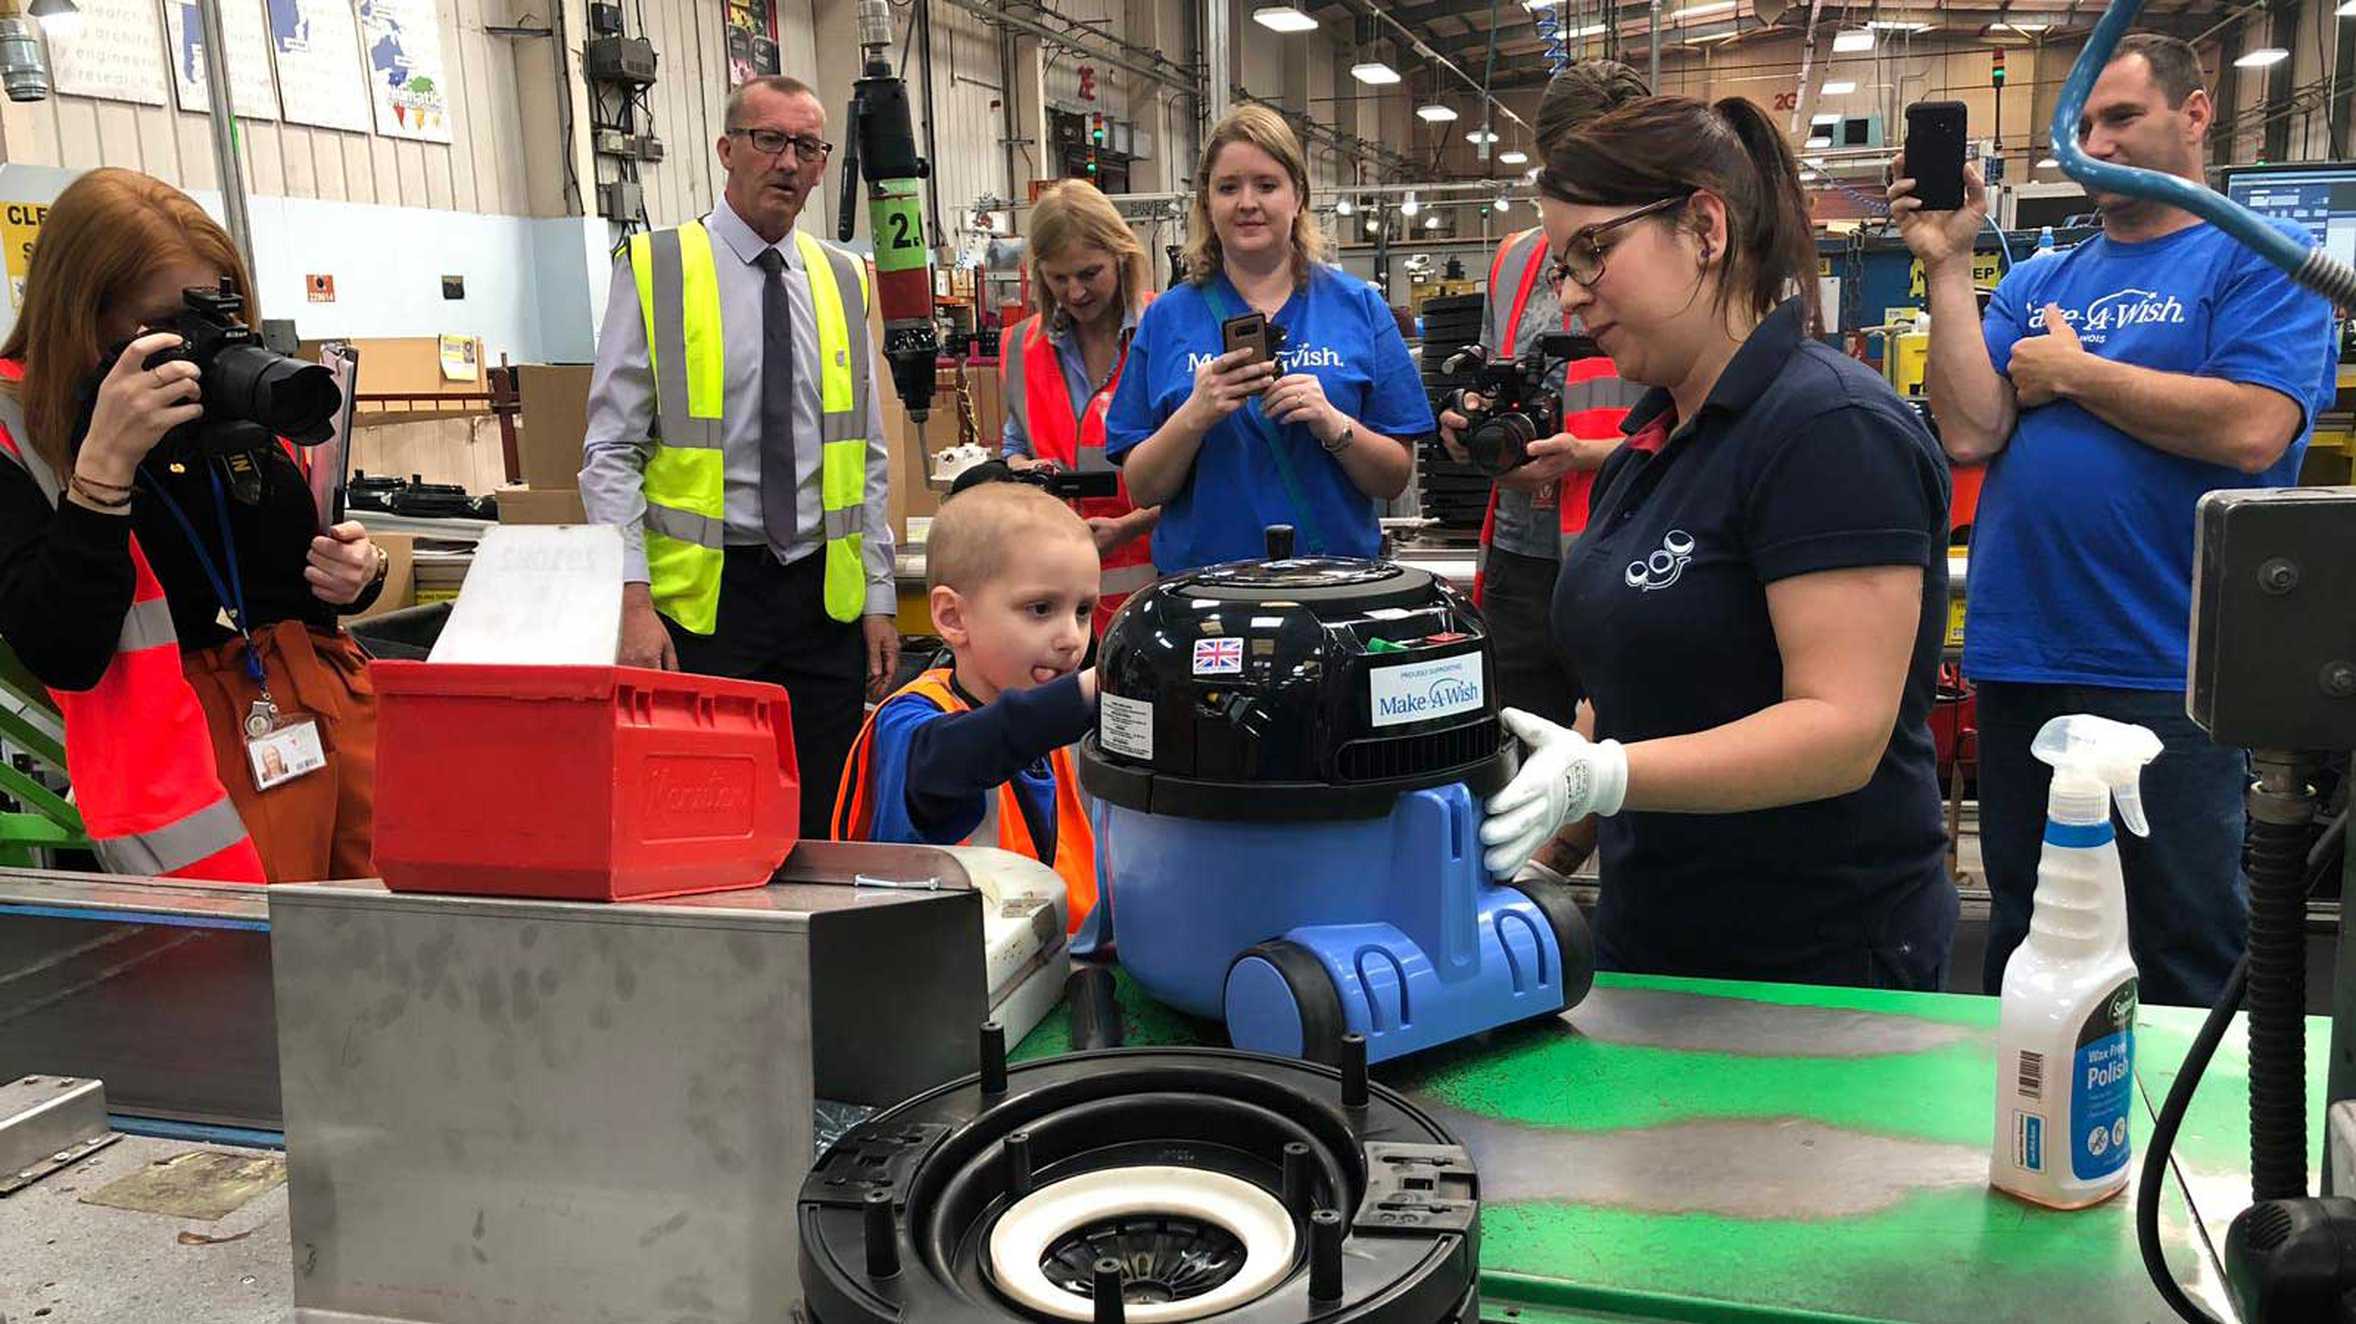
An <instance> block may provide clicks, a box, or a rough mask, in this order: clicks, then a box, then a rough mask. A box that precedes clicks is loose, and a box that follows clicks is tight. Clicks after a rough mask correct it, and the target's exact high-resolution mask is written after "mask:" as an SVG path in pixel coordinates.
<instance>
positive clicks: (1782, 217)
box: [1710, 97, 1819, 324]
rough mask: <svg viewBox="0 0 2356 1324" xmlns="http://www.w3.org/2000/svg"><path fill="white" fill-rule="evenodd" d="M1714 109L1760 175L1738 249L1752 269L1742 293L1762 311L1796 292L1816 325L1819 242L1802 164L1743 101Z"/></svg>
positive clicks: (1767, 121)
mask: <svg viewBox="0 0 2356 1324" xmlns="http://www.w3.org/2000/svg"><path fill="white" fill-rule="evenodd" d="M1710 109H1711V110H1713V111H1716V112H1717V114H1718V116H1719V118H1721V119H1723V120H1725V121H1726V126H1727V127H1728V128H1730V129H1733V130H1734V136H1735V138H1736V139H1737V140H1738V141H1740V142H1741V143H1742V149H1743V152H1744V154H1745V155H1747V156H1749V157H1750V158H1751V166H1752V168H1753V169H1755V170H1756V171H1757V172H1758V192H1757V194H1756V195H1755V205H1753V206H1751V207H1749V208H1747V209H1746V210H1747V211H1748V212H1749V213H1750V214H1749V215H1748V216H1746V217H1744V218H1743V221H1744V231H1745V233H1744V234H1743V236H1742V239H1741V241H1740V243H1739V246H1738V250H1737V251H1739V252H1741V253H1742V254H1743V255H1744V257H1745V258H1746V259H1747V261H1748V264H1749V268H1750V269H1749V270H1748V271H1747V272H1745V273H1743V280H1742V284H1743V286H1744V288H1743V289H1742V290H1741V291H1740V292H1741V293H1744V294H1747V295H1748V296H1749V297H1750V300H1751V304H1752V306H1753V307H1755V308H1757V309H1759V310H1760V311H1761V312H1766V311H1768V310H1771V309H1773V308H1774V307H1775V306H1776V305H1777V304H1779V303H1782V302H1783V301H1784V299H1785V298H1786V297H1787V292H1789V293H1796V294H1797V295H1798V296H1799V298H1800V300H1801V301H1802V302H1801V306H1802V307H1803V308H1805V309H1806V310H1807V313H1808V321H1809V323H1810V324H1814V323H1815V321H1816V319H1817V315H1818V312H1819V309H1818V308H1817V298H1816V279H1815V277H1816V240H1815V237H1814V235H1813V234H1812V233H1811V232H1810V230H1809V228H1808V195H1807V194H1806V193H1805V192H1803V191H1802V190H1801V188H1800V163H1799V161H1798V160H1797V159H1796V158H1794V157H1793V156H1792V149H1791V144H1790V143H1788V142H1785V141H1784V137H1783V132H1782V130H1780V129H1777V128H1776V127H1775V124H1774V121H1772V120H1770V119H1768V118H1767V112H1765V111H1763V110H1761V109H1759V107H1758V106H1757V105H1756V104H1754V103H1752V102H1750V101H1748V100H1745V99H1744V98H1742V97H1727V98H1725V99H1723V100H1721V101H1719V102H1717V103H1716V104H1714V105H1712V106H1711V107H1710ZM1729 219H1732V218H1729ZM1728 256H1729V257H1730V258H1731V257H1732V256H1733V255H1732V254H1731V253H1730V254H1728Z"/></svg>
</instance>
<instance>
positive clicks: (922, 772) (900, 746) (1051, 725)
mask: <svg viewBox="0 0 2356 1324" xmlns="http://www.w3.org/2000/svg"><path fill="white" fill-rule="evenodd" d="M950 686H951V687H952V688H953V689H956V690H957V693H958V694H959V695H960V696H961V697H965V698H966V699H967V701H968V702H971V701H972V700H971V697H970V696H967V695H966V694H965V691H964V690H963V689H962V688H961V687H958V686H957V682H956V680H955V679H954V678H952V679H951V680H950ZM1095 722H1096V705H1095V704H1094V703H1092V702H1090V701H1089V699H1088V698H1087V696H1086V695H1084V694H1082V693H1081V692H1080V678H1079V676H1077V675H1076V674H1075V675H1070V676H1065V677H1062V678H1061V679H1058V680H1054V681H1050V682H1048V683H1047V684H1045V685H1041V686H1039V687H1038V688H1037V689H1030V690H1007V691H1005V692H1003V693H1001V694H1000V695H999V696H998V697H997V698H995V699H993V700H991V701H990V702H989V703H986V704H976V705H975V706H974V707H973V709H972V710H971V711H969V712H962V713H950V712H944V711H942V710H941V709H940V708H938V707H936V706H935V705H934V704H933V702H932V700H930V699H927V698H925V697H924V696H922V695H918V694H902V695H897V696H895V697H893V698H891V699H888V700H886V701H885V702H884V705H883V706H882V707H881V708H878V709H877V710H876V713H875V733H874V736H873V737H872V739H873V743H872V745H871V746H870V748H869V753H868V776H869V777H870V778H871V779H872V784H871V786H870V788H869V789H870V796H871V803H872V804H873V805H874V814H873V821H872V823H871V824H870V826H869V830H868V835H869V839H870V840H872V841H902V842H913V843H918V844H923V845H933V846H948V845H955V844H957V843H958V842H961V841H964V840H965V839H966V838H967V837H969V836H971V835H972V834H973V832H974V829H976V828H977V827H980V826H981V823H982V818H983V815H984V814H985V813H986V812H987V809H988V800H987V799H986V798H985V797H987V796H991V795H995V794H997V792H998V788H999V787H1001V786H1005V785H1007V784H1009V783H1011V784H1013V786H1014V788H1015V791H1016V800H1017V802H1018V803H1020V804H1021V806H1022V811H1023V821H1024V822H1025V823H1026V824H1027V825H1028V826H1029V828H1030V830H1031V840H1032V842H1033V843H1034V844H1036V845H1037V846H1038V848H1039V858H1040V859H1041V860H1043V861H1048V862H1052V861H1053V860H1054V859H1055V841H1056V811H1055V789H1056V788H1055V775H1054V773H1053V771H1052V770H1051V769H1050V767H1049V764H1048V762H1047V756H1048V755H1049V754H1051V753H1053V752H1054V751H1056V750H1058V749H1060V748H1062V747H1063V746H1065V745H1069V744H1071V743H1072V742H1074V741H1076V740H1078V739H1080V737H1082V736H1084V735H1086V734H1088V731H1089V728H1090V727H1092V726H1093V725H1094V724H1095ZM983 844H985V845H991V844H995V843H983Z"/></svg>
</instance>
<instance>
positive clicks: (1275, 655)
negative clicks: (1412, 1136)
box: [1080, 557, 1594, 1062]
mask: <svg viewBox="0 0 2356 1324" xmlns="http://www.w3.org/2000/svg"><path fill="white" fill-rule="evenodd" d="M1097 677H1098V685H1099V691H1100V694H1101V696H1102V698H1101V712H1100V716H1099V720H1098V728H1097V731H1096V733H1095V734H1093V735H1091V736H1089V737H1088V739H1087V740H1086V741H1085V742H1083V745H1082V748H1081V757H1080V766H1081V781H1082V783H1083V784H1084V785H1085V786H1086V788H1087V789H1088V791H1089V792H1090V794H1091V795H1092V796H1093V797H1095V801H1096V803H1095V808H1094V814H1095V827H1096V837H1097V850H1098V855H1097V874H1098V878H1099V879H1100V881H1101V883H1102V887H1101V893H1102V899H1101V901H1100V903H1099V908H1098V915H1099V920H1098V922H1097V929H1096V935H1095V936H1096V938H1097V940H1098V942H1099V944H1101V943H1103V942H1106V941H1109V942H1110V943H1111V944H1112V945H1113V946H1114V948H1115V949H1116V951H1117V953H1118V955H1119V959H1120V962H1121V964H1122V965H1123V966H1124V967H1126V968H1127V969H1128V971H1129V973H1130V975H1131V976H1132V977H1133V978H1134V979H1135V980H1136V981H1137V983H1138V984H1139V985H1140V986H1141V987H1142V988H1144V989H1145V991H1146V992H1148V993H1150V994H1152V995H1153V996H1154V997H1156V998H1158V999H1160V1000H1161V1001H1163V1002H1166V1003H1168V1004H1170V1005H1172V1006H1174V1007H1177V1008H1179V1009H1181V1010H1184V1011H1187V1012H1190V1013H1192V1014H1194V1015H1197V1016H1204V1017H1210V1018H1214V1019H1217V1020H1221V1021H1224V1022H1225V1023H1226V1026H1227V1032H1228V1037H1229V1038H1230V1039H1231V1040H1232V1041H1233V1042H1234V1044H1235V1046H1236V1047H1238V1048H1245V1049H1251V1050H1255V1051H1259V1052H1268V1053H1281V1054H1286V1055H1290V1056H1297V1057H1305V1058H1310V1059H1313V1060H1318V1061H1325V1062H1338V1061H1339V1060H1340V1054H1341V1037H1342V1036H1343V1035H1344V1034H1346V1033H1352V1032H1354V1033H1357V1034H1361V1035H1364V1036H1365V1037H1366V1043H1367V1057H1368V1058H1369V1059H1370V1060H1374V1061H1381V1060H1383V1059H1386V1058H1392V1057H1397V1056H1400V1055H1401V1054H1404V1053H1410V1052H1414V1051H1416V1050H1418V1049H1423V1048H1430V1047H1433V1046H1435V1045H1438V1044H1443V1043H1447V1042H1450V1041H1451V1040H1455V1039H1460V1038H1463V1037H1464V1036H1466V1035H1470V1034H1477V1033H1479V1032H1480V1031H1483V1030H1487V1029H1493V1028H1495V1027H1497V1026H1500V1025H1505V1024H1509V1023H1512V1022H1515V1021H1522V1020H1529V1019H1532V1018H1535V1017H1540V1016H1550V1015H1554V1014H1556V1013H1559V1012H1561V1011H1563V1010H1565V1009H1566V1008H1568V1007H1571V1006H1574V1005H1576V1004H1577V1003H1578V1001H1579V999H1580V998H1582V997H1584V996H1585V994H1586V991H1587V988H1588V985H1589V982H1590V980H1591V979H1592V975H1593V969H1594V954H1593V948H1592V944H1591V941H1590V939H1589V937H1588V933H1587V928H1586V924H1585V922H1584V920H1583V919H1582V918H1581V916H1580V914H1579V911H1578V908H1577V907H1576V906H1575V905H1574V904H1573V903H1572V901H1571V898H1570V897H1569V895H1568V893H1567V892H1566V891H1564V890H1563V889H1561V888H1559V887H1555V886H1552V885H1548V884H1536V883H1534V884H1528V885H1526V886H1525V885H1511V884H1501V883H1498V882H1495V881H1493V880H1491V879H1490V878H1489V876H1488V874H1487V872H1486V870H1484V869H1483V868H1482V865H1481V847H1480V841H1479V838H1478V835H1477V834H1478V830H1479V827H1480V822H1481V808H1480V806H1481V803H1482V801H1483V800H1484V799H1485V798H1486V797H1487V796H1488V795H1489V794H1490V793H1491V792H1493V791H1495V790H1496V789H1498V788H1499V787H1501V786H1503V785H1504V784H1505V782H1506V780H1507V779H1508V778H1509V777H1510V776H1511V774H1512V771H1513V767H1514V763H1515V750H1514V749H1513V747H1512V745H1511V742H1510V740H1509V739H1508V738H1507V737H1505V736H1504V734H1503V731H1502V728H1501V727H1500V725H1499V723H1498V720H1497V707H1498V704H1497V699H1496V682H1495V669H1494V666H1493V663H1492V661H1491V658H1490V653H1489V644H1488V638H1487V632H1486V629H1485V628H1484V626H1483V625H1482V623H1481V618H1480V615H1479V613H1478V612H1477V611H1476V610H1475V609H1474V608H1473V607H1472V606H1471V604H1470V603H1468V602H1466V601H1465V600H1464V598H1463V597H1462V596H1461V595H1460V594H1458V593H1457V592H1456V591H1455V590H1454V589H1452V588H1450V587H1449V586H1448V585H1447V584H1446V582H1445V581H1442V580H1440V579H1438V578H1437V577H1435V576H1433V575H1430V574H1428V573H1426V572H1424V571H1421V570H1417V569H1413V568H1411V567H1407V566H1401V565H1397V564H1393V563H1390V562H1384V561H1359V560H1344V559H1338V558H1300V559H1294V558H1289V557H1285V558H1282V559H1274V560H1269V561H1252V562H1238V563H1234V564H1230V565H1222V566H1212V567H1209V568H1206V569H1203V570H1198V571H1193V572H1190V573H1188V574H1184V575H1179V576H1176V577H1174V578H1171V579H1167V580H1164V581H1162V582H1161V583H1159V584H1157V585H1155V586H1154V587H1152V588H1150V589H1147V590H1145V591H1144V592H1141V593H1139V594H1137V595H1135V596H1133V597H1132V598H1131V599H1130V600H1129V602H1128V603H1127V604H1126V605H1125V606H1124V607H1123V608H1122V611H1121V614H1120V615H1119V616H1118V617H1117V618H1115V620H1114V621H1113V623H1112V626H1111V628H1110V629H1109V630H1108V631H1107V632H1106V635H1105V639H1104V642H1103V646H1102V648H1101V649H1100V651H1099V654H1098V662H1097Z"/></svg>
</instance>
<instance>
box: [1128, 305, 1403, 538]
mask: <svg viewBox="0 0 2356 1324" xmlns="http://www.w3.org/2000/svg"><path fill="white" fill-rule="evenodd" d="M1212 282H1213V286H1214V287H1215V289H1216V298H1217V301H1218V302H1219V303H1223V304H1224V306H1225V308H1226V310H1227V315H1228V316H1230V317H1232V316H1238V315H1241V314H1243V313H1246V312H1249V311H1251V305H1250V304H1248V303H1245V302H1244V300H1243V297H1242V296H1241V295H1239V294H1237V293H1236V292H1235V287H1234V286H1233V285H1231V284H1229V283H1228V280H1227V277H1226V276H1225V275H1224V274H1222V275H1218V276H1214V277H1213V278H1212ZM1224 320H1225V319H1224V318H1222V317H1221V316H1219V314H1218V312H1217V311H1216V309H1215V307H1214V299H1213V296H1212V294H1211V293H1210V292H1208V291H1206V289H1205V288H1204V287H1203V286H1200V285H1196V284H1194V283H1192V282H1183V283H1181V284H1179V285H1178V286H1177V288H1175V289H1172V290H1171V291H1169V292H1168V293H1167V294H1164V295H1162V296H1161V297H1160V298H1158V299H1156V300H1154V301H1153V305H1152V306H1151V307H1149V308H1147V309H1146V310H1145V317H1144V319H1143V320H1142V321H1140V322H1139V323H1138V324H1137V336H1136V338H1135V339H1134V340H1132V341H1131V342H1130V344H1129V363H1128V366H1127V367H1126V368H1124V369H1122V371H1121V385H1120V388H1119V389H1118V390H1116V391H1115V392H1114V393H1113V402H1112V410H1111V413H1110V414H1109V415H1108V416H1107V418H1106V420H1105V448H1104V449H1105V454H1106V455H1107V456H1108V457H1110V458H1111V459H1112V460H1113V461H1114V462H1115V463H1118V462H1120V461H1121V459H1122V458H1123V457H1124V456H1126V455H1127V453H1128V451H1129V449H1130V448H1131V447H1133V446H1135V445H1137V443H1139V442H1141V441H1144V440H1145V439H1146V438H1147V437H1150V436H1152V435H1153V434H1154V433H1155V432H1156V431H1158V430H1160V428H1161V426H1162V424H1164V423H1167V422H1168V421H1169V420H1170V416H1171V415H1172V414H1175V413H1177V412H1178V408H1179V406H1181V405H1183V404H1185V403H1186V397H1187V396H1188V395H1190V394H1192V393H1193V391H1194V373H1195V369H1196V368H1197V367H1199V366H1201V365H1202V363H1203V362H1204V361H1205V360H1208V359H1212V358H1216V357H1218V355H1219V353H1220V352H1221V350H1222V348H1223V340H1222V337H1221V335H1220V330H1219V328H1220V325H1221V323H1222V322H1223V321H1224ZM1274 320H1275V322H1276V324H1277V325H1278V326H1280V327H1282V328H1284V344H1283V347H1282V348H1280V349H1279V350H1278V351H1277V355H1276V357H1277V362H1278V365H1279V367H1280V369H1281V370H1282V371H1283V372H1285V373H1295V372H1306V373H1314V374H1315V375H1316V376H1317V378H1318V379H1319V381H1320V382H1322V383H1323V384H1324V387H1325V398H1326V399H1327V400H1329V401H1331V402H1332V403H1333V406H1334V408H1336V409H1339V410H1340V411H1341V412H1342V413H1343V415H1345V416H1346V417H1348V418H1350V419H1352V420H1353V421H1355V422H1356V423H1357V424H1358V427H1359V429H1360V431H1361V433H1362V434H1363V433H1364V432H1367V431H1372V432H1379V433H1381V434H1382V435H1384V436H1386V437H1391V438H1394V439H1396V440H1399V441H1402V442H1406V443H1408V444H1410V445H1412V444H1414V442H1415V441H1416V439H1417V438H1420V437H1423V436H1426V435H1428V434H1430V433H1431V432H1432V430H1433V429H1434V428H1436V427H1437V426H1438V424H1437V423H1435V422H1434V421H1433V419H1432V407H1431V400H1430V398H1429V397H1428V396H1426V395H1425V394H1424V388H1423V377H1422V375H1421V374H1420V373H1418V372H1417V371H1416V367H1415V360H1414V359H1413V358H1412V357H1410V356H1409V355H1408V353H1407V342H1406V341H1404V340H1402V339H1401V338H1400V336H1399V324H1398V322H1397V321H1396V320H1395V319H1394V318H1393V317H1392V316H1391V310H1390V308H1389V307H1388V306H1387V305H1385V304H1384V303H1383V297H1382V294H1381V293H1380V292H1379V291H1377V290H1376V289H1375V288H1374V287H1373V286H1372V285H1369V284H1367V283H1366V282H1365V281H1362V280H1360V279H1358V278H1357V277H1355V276H1352V275H1349V274H1347V273H1345V272H1342V271H1340V270H1337V269H1335V268H1332V267H1324V266H1320V267H1315V268H1312V269H1311V270H1310V273H1309V284H1308V286H1307V287H1306V288H1304V289H1299V290H1295V291H1294V292H1293V296H1292V298H1290V299H1288V300H1286V301H1285V305H1284V307H1283V308H1281V309H1279V310H1278V311H1277V314H1276V317H1275V319H1274ZM1259 409H1260V403H1259V401H1257V400H1253V401H1249V402H1247V403H1246V404H1245V405H1244V407H1243V408H1242V409H1239V410H1237V411H1236V412H1235V413H1233V414H1230V415H1228V416H1227V417H1226V418H1224V419H1222V420H1220V421H1219V423H1218V425H1217V426H1215V427H1213V428H1212V429H1211V430H1210V432H1208V433H1207V434H1205V435H1204V437H1203V442H1202V449H1201V450H1200V451H1198V452H1197V453H1196V455H1195V459H1194V469H1193V470H1192V472H1190V473H1189V474H1188V475H1187V478H1186V484H1185V486H1183V487H1181V488H1180V489H1179V490H1178V495H1176V496H1174V497H1172V498H1171V499H1170V500H1169V501H1168V502H1167V503H1166V504H1164V505H1163V507H1162V518H1161V522H1160V523H1159V524H1157V525H1155V526H1154V531H1153V564H1154V569H1156V570H1158V571H1160V572H1161V573H1162V574H1165V575H1170V574H1176V573H1177V572H1179V571H1181V570H1191V569H1193V568H1195V567H1196V566H1204V565H1212V564H1215V563H1217V562H1220V561H1241V560H1248V559H1250V558H1253V557H1258V556H1262V555H1265V553H1266V548H1267V539H1266V534H1265V530H1266V529H1267V526H1269V525H1271V524H1290V525H1292V526H1293V529H1294V544H1293V545H1294V548H1295V550H1296V551H1298V552H1300V553H1301V554H1303V555H1306V554H1308V553H1310V552H1322V553H1330V554H1334V555H1340V556H1372V555H1374V554H1375V551H1376V549H1377V548H1378V547H1379V546H1380V544H1381V541H1382V531H1381V528H1380V526H1379V525H1378V524H1377V523H1376V520H1375V511H1376V503H1375V501H1374V499H1373V498H1371V497H1369V496H1367V495H1366V494H1365V493H1364V492H1361V491H1359V490H1358V486H1357V484H1355V483H1353V482H1351V481H1350V476H1349V475H1348V474H1346V473H1344V472H1343V471H1342V466H1341V463H1340V461H1338V460H1336V459H1334V458H1333V457H1332V456H1330V455H1327V454H1326V453H1325V451H1324V449H1323V448H1321V447H1320V446H1319V445H1318V444H1317V438H1316V437H1315V436H1314V435H1312V434H1311V433H1310V431H1309V428H1308V425H1307V424H1305V423H1293V424H1288V425H1284V426H1279V425H1277V424H1276V423H1273V422H1270V421H1268V420H1267V418H1266V416H1265V415H1263V414H1260V412H1259ZM1359 444H1361V445H1364V444H1365V442H1364V441H1363V439H1362V440H1361V441H1360V443H1359ZM1277 448H1281V450H1282V457H1281V458H1282V462H1281V463H1280V462H1279V456H1278V454H1277ZM1288 471H1289V482H1288Z"/></svg>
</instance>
